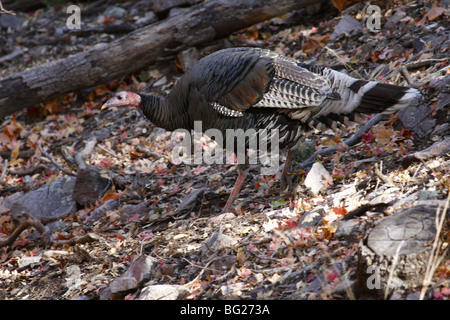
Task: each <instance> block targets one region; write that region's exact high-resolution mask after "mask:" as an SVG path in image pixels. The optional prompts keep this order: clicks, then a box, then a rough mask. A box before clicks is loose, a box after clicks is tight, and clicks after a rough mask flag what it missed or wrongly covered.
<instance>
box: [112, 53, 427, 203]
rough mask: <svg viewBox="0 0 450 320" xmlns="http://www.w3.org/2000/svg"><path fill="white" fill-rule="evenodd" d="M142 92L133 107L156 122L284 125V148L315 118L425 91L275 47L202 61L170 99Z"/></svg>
mask: <svg viewBox="0 0 450 320" xmlns="http://www.w3.org/2000/svg"><path fill="white" fill-rule="evenodd" d="M116 96H117V98H116V99H114V98H112V99H111V100H113V101H112V102H111V103H110V105H127V104H126V100H127V98H126V97H125V98H122V96H121V93H118V94H117V95H116ZM139 97H140V98H139ZM139 97H138V98H136V94H134V96H132V100H133V104H131V103H129V104H128V105H136V106H139V107H141V108H142V110H143V112H144V115H145V116H146V117H147V118H148V119H149V120H150V121H152V122H153V123H154V124H155V125H157V126H159V127H163V128H165V129H167V130H175V129H181V128H183V129H187V130H193V129H194V122H195V121H201V124H202V129H203V131H206V130H207V129H212V128H214V129H218V130H220V131H221V132H222V135H223V137H226V130H227V129H242V130H244V131H245V130H248V129H254V130H256V131H257V130H259V129H265V130H267V132H270V131H271V130H277V132H278V136H279V146H278V147H279V148H280V149H281V148H284V147H289V148H291V147H292V146H294V145H295V144H296V142H297V140H298V139H299V138H300V137H301V135H302V132H303V131H304V130H306V129H309V127H310V126H311V125H313V124H316V123H325V124H328V123H329V122H330V120H339V121H342V120H343V119H344V117H348V118H349V119H350V120H352V118H353V116H354V115H355V114H357V113H366V114H371V113H392V112H395V111H397V110H400V109H402V108H405V107H407V106H409V105H411V104H413V103H415V102H416V100H418V98H419V97H420V94H419V92H418V90H415V89H409V88H405V87H400V86H395V85H389V84H381V83H377V82H373V81H365V80H357V79H354V78H352V77H350V76H347V75H345V74H343V73H340V72H337V71H334V70H331V69H328V68H325V67H317V66H310V65H305V64H302V63H300V62H298V61H296V60H293V59H290V58H287V57H283V56H280V55H278V54H276V53H274V52H271V51H268V50H263V49H258V48H233V49H224V50H220V51H217V52H215V53H213V54H211V55H209V56H206V57H205V58H203V59H201V60H200V61H199V62H198V63H197V64H196V65H195V66H194V67H193V68H192V69H191V70H188V71H187V72H186V74H185V75H184V76H183V77H182V78H181V79H180V80H179V81H178V83H177V84H176V85H175V86H174V88H173V89H172V91H171V92H170V93H169V94H168V95H167V96H166V97H164V98H160V97H156V96H153V95H144V94H139ZM119 98H120V99H119ZM119 100H120V101H119ZM108 102H109V101H108ZM269 141H270V139H269ZM225 145H226V144H225V142H224V144H223V146H225ZM289 150H290V149H289ZM233 151H234V150H233ZM287 162H289V163H290V151H289V152H288V157H287ZM285 167H286V166H285ZM238 169H239V177H238V179H237V181H236V184H235V188H234V189H233V191H232V193H231V195H230V198H229V200H228V202H227V205H226V206H225V210H228V209H229V208H230V206H231V203H232V202H233V200H234V198H235V197H236V196H237V193H238V191H239V189H240V187H241V184H242V182H243V180H244V178H245V174H246V173H245V171H243V170H241V169H242V168H240V167H239V166H238ZM284 173H285V172H284V171H283V174H284Z"/></svg>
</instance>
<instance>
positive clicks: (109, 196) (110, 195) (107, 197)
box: [101, 191, 125, 204]
mask: <svg viewBox="0 0 450 320" xmlns="http://www.w3.org/2000/svg"><path fill="white" fill-rule="evenodd" d="M124 194H125V191H124V192H119V193H117V192H111V193H106V194H105V195H104V196H103V198H102V201H101V204H103V203H105V202H106V201H108V200H111V199H113V200H116V201H117V200H119V199H120V198H121V197H122V196H123V195H124Z"/></svg>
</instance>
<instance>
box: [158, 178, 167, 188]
mask: <svg viewBox="0 0 450 320" xmlns="http://www.w3.org/2000/svg"><path fill="white" fill-rule="evenodd" d="M156 183H157V184H158V185H160V186H162V185H163V184H164V183H166V180H162V179H158V180H157V181H156Z"/></svg>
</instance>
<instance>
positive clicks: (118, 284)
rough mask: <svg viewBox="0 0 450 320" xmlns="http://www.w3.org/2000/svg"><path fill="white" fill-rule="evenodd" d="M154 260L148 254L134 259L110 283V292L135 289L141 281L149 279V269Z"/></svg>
mask: <svg viewBox="0 0 450 320" xmlns="http://www.w3.org/2000/svg"><path fill="white" fill-rule="evenodd" d="M155 262H156V261H155V258H153V257H150V256H143V257H140V258H139V259H137V260H136V261H134V262H133V263H132V264H131V265H130V268H129V269H128V270H127V271H126V272H125V274H124V275H123V276H122V277H120V278H117V279H115V280H114V281H113V282H112V283H111V285H110V289H111V292H112V293H117V292H123V291H128V290H132V289H136V288H137V287H138V286H139V285H140V284H142V282H144V281H145V280H148V279H149V277H150V271H151V270H152V266H153V263H155Z"/></svg>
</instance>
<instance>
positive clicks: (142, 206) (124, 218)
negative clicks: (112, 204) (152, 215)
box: [120, 202, 148, 223]
mask: <svg viewBox="0 0 450 320" xmlns="http://www.w3.org/2000/svg"><path fill="white" fill-rule="evenodd" d="M147 212H148V209H147V203H145V202H142V203H139V204H127V205H124V206H123V207H122V208H120V221H121V222H122V223H127V222H128V220H130V219H131V218H133V217H134V216H136V215H137V216H139V217H142V216H143V215H144V214H146V213H147Z"/></svg>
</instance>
